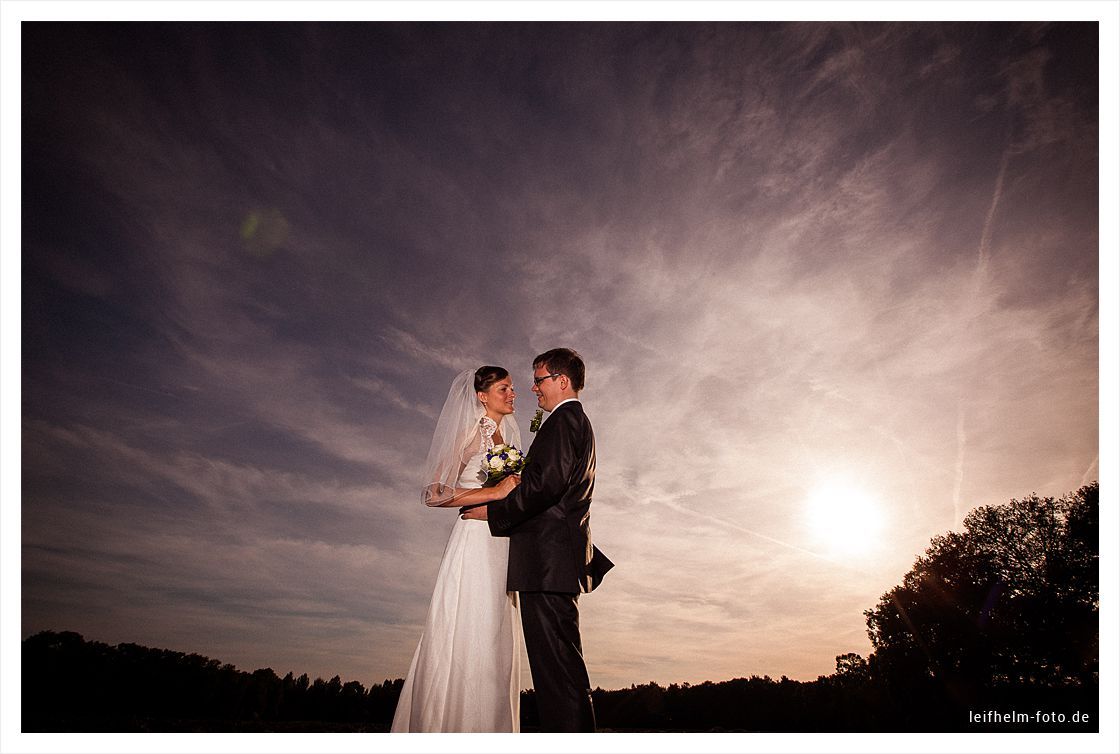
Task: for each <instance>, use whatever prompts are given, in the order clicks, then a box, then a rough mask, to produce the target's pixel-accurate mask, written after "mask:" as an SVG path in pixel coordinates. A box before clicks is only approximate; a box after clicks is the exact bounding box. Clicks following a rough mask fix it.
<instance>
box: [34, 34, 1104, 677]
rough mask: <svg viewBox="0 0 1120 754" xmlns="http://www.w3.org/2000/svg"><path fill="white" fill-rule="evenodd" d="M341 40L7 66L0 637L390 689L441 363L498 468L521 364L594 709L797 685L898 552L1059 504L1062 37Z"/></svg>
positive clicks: (854, 630)
mask: <svg viewBox="0 0 1120 754" xmlns="http://www.w3.org/2000/svg"><path fill="white" fill-rule="evenodd" d="M374 26H378V27H380V28H376V29H371V28H369V26H364V27H362V25H359V24H343V25H337V26H335V25H329V26H319V25H311V24H278V25H272V28H271V29H268V30H265V29H261V28H255V27H252V28H250V27H251V25H250V26H249V27H243V28H241V29H239V30H236V31H235V30H231V29H228V28H227V29H221V30H218V29H209V30H205V33H203V32H202V30H191V29H188V28H187V25H186V24H182V23H179V24H172V25H170V26H169V27H167V28H163V29H160V30H158V34H157V33H156V30H154V29H152V28H150V27H149V28H147V29H145V30H144V31H145V32H150V33H151V35H152V36H150V37H149V36H147V35H139V38H138V37H137V35H134V34H132V33H131V32H133V31H135V28H134V29H130V30H129V33H124V30H123V29H122V28H120V27H119V26H118V25H114V24H110V25H107V26H106V27H104V28H102V29H100V30H98V31H93V30H91V29H90V28H89V27H88V25H86V26H83V27H81V28H79V27H73V28H70V29H65V30H62V29H59V28H58V27H49V26H43V25H39V26H37V27H27V29H25V31H24V41H25V44H24V49H23V55H24V72H23V75H24V77H25V80H26V78H27V77H28V76H31V77H32V79H31V83H32V86H31V87H29V90H28V93H27V94H26V95H25V100H24V118H28V117H30V118H32V123H33V125H35V126H42V127H43V129H44V130H42V131H38V130H35V129H27V130H25V132H24V143H23V148H24V164H25V169H26V166H28V165H34V166H36V168H37V169H36V170H35V171H32V172H33V174H32V175H31V176H30V177H25V182H24V187H23V188H24V197H25V202H26V201H27V197H28V196H31V197H34V198H36V199H40V200H42V199H44V198H45V199H49V200H50V201H49V202H48V201H39V202H33V203H32V204H30V205H26V204H25V208H24V213H25V214H24V223H23V252H22V259H23V270H22V277H23V281H22V283H23V307H24V310H23V311H24V318H23V370H24V371H23V377H22V379H23V424H22V430H21V434H22V443H21V444H22V447H23V461H22V463H23V490H22V493H23V503H22V520H23V524H22V533H21V534H22V537H21V539H22V548H21V549H22V572H23V575H22V585H23V604H22V611H21V613H22V617H21V635H22V636H23V637H24V638H26V637H27V636H29V635H31V634H34V633H38V632H39V631H40V630H56V631H63V630H73V631H75V632H76V633H79V634H81V635H82V636H83V637H84V638H85V639H86V640H93V641H103V642H105V643H107V644H111V645H116V644H120V643H136V644H141V645H144V646H159V647H166V648H168V649H172V650H174V651H187V652H188V653H190V652H194V653H198V654H202V655H204V656H208V657H212V658H215V659H217V658H220V659H221V661H222V662H224V663H229V664H233V665H235V666H236V667H238V668H239V669H255V668H258V667H261V668H263V667H272V668H276V667H277V665H278V664H280V663H282V662H286V663H287V665H288V666H289V669H290V670H292V671H293V672H294V671H295V670H296V667H301V668H303V669H302V670H301V673H307V675H308V676H309V677H310V678H315V677H324V678H330V677H332V676H333V675H340V676H341V673H339V672H338V671H337V670H336V671H335V672H332V673H330V675H326V676H324V675H322V673H323V672H327V670H318V669H316V668H327V666H328V664H329V663H332V662H336V663H337V666H339V667H343V666H364V667H365V668H368V669H367V670H360V671H356V672H355V675H354V676H353V677H352V679H353V680H361V682H362V683H363V685H365V686H366V687H367V688H368V687H369V685H370V684H372V683H374V681H373V680H372V679H371V680H369V681H368V682H367V681H366V680H362V678H363V677H368V675H369V674H371V673H373V674H375V675H376V674H377V672H378V671H375V670H374V668H375V667H384V670H383V671H380V672H383V673H384V675H383V678H382V679H381V680H384V679H395V678H399V677H403V676H404V674H405V671H406V670H407V666H408V661H409V659H410V658H411V655H412V651H413V649H414V648H415V642H416V640H417V639H418V638H419V630H420V627H421V625H422V622H423V619H424V614H425V612H426V609H427V600H428V598H429V597H430V595H431V587H432V585H433V584H434V580H435V569H436V567H437V566H438V563H439V558H440V553H441V552H442V548H443V545H444V543H445V542H446V532H447V530H449V529H450V519H447V520H446V521H444V520H443V519H441V518H440V517H439V513H440V512H438V511H430V510H424V509H422V508H421V506H420V505H419V503H418V502H417V501H416V500H415V498H416V495H415V494H414V491H413V490H412V488H413V486H414V485H413V484H412V481H411V480H410V479H409V478H408V473H407V470H408V469H409V468H410V465H411V464H414V463H415V461H414V460H413V459H415V457H416V456H417V455H418V454H419V455H420V456H421V457H422V455H423V453H424V452H425V451H426V448H427V441H428V439H429V438H430V432H431V428H432V426H433V425H434V416H435V414H437V413H438V410H439V406H440V405H441V403H442V398H443V395H444V394H445V393H446V389H447V385H448V384H449V383H450V379H451V377H452V376H453V375H454V373H455V371H457V370H458V369H459V368H465V367H470V366H474V365H477V364H481V363H499V364H504V365H505V366H506V367H507V368H509V370H510V372H511V374H513V376H514V383H515V386H516V387H519V388H520V389H521V390H520V395H519V400H518V407H519V410H518V413H517V417H518V418H519V420H520V422H521V425H522V431H523V434H524V436H525V437H528V436H529V435H528V433H527V432H525V427H526V426H527V423H528V420H529V418H530V417H531V416H532V413H533V409H532V399H531V396H530V395H529V393H528V389H527V385H526V377H527V374H528V371H529V370H528V368H526V364H527V362H528V360H529V359H530V358H531V357H532V355H533V354H535V353H538V352H540V351H541V350H544V349H545V348H547V347H550V346H553V345H571V346H572V347H575V348H576V349H577V350H579V351H581V353H583V354H584V357H585V358H586V359H587V361H588V388H587V389H586V390H585V391H584V396H582V397H583V400H584V403H585V405H586V406H587V408H588V414H589V416H590V417H591V420H592V422H593V424H594V426H595V430H596V435H597V438H598V450H599V464H600V465H599V479H598V485H597V488H596V494H595V504H594V505H593V506H592V512H593V517H592V518H593V522H594V531H595V541H596V544H598V545H599V546H600V547H601V548H602V549H603V550H604V551H605V552H606V553H607V554H608V555H609V556H610V557H611V558H612V559H613V560H614V561H615V562H616V563H617V564H619V566H620V567H619V568H616V570H615V571H614V572H612V573H611V574H610V575H609V576H608V578H607V579H606V581H605V582H604V584H603V586H602V587H601V588H600V589H599V590H596V592H595V593H594V594H591V595H587V596H586V597H585V599H582V600H581V602H580V605H581V613H582V617H583V625H584V643H585V646H586V650H587V656H588V665H589V670H590V673H591V680H592V684H593V685H595V686H598V687H601V688H603V689H608V690H610V689H615V688H627V687H629V686H630V685H631V684H635V685H638V684H645V683H648V682H650V681H654V682H657V683H658V684H659V685H663V686H667V685H669V684H671V683H693V684H694V683H696V682H703V680H710V681H713V682H719V681H717V680H716V679H717V678H719V679H724V680H730V679H732V678H736V677H750V676H751V675H757V676H759V677H765V676H769V677H771V678H778V677H781V676H783V675H784V676H786V677H789V678H791V679H794V680H799V681H802V682H812V681H815V680H816V678H817V677H818V676H821V675H825V676H827V675H830V674H831V673H832V672H834V670H835V668H834V659H835V656H836V655H841V654H844V653H846V652H857V653H858V654H860V655H861V656H864V657H866V656H868V654H869V653H870V642H869V641H868V640H867V638H866V635H865V625H864V621H863V616H862V610H865V609H869V608H871V607H873V606H874V605H875V603H876V602H877V600H878V598H879V597H880V596H881V594H883V593H884V592H885V591H887V590H888V589H890V588H891V587H892V586H894V585H895V584H897V583H899V582H900V581H901V579H902V576H903V575H904V574H905V573H906V572H907V571H908V570H909V568H910V566H911V565H912V563H913V560H914V558H916V557H918V556H919V555H920V554H921V553H923V552H924V551H925V548H926V547H927V546H928V544H929V540H930V538H931V537H933V536H936V535H938V534H942V533H944V532H946V531H949V530H959V527H960V523H961V520H962V519H963V516H964V515H965V514H966V513H967V512H968V511H969V510H970V509H972V508H975V507H979V506H981V505H991V504H1003V503H1006V502H1008V501H1009V500H1011V499H1013V498H1014V499H1019V498H1022V497H1025V496H1028V495H1030V494H1032V493H1037V494H1040V495H1044V496H1054V497H1060V496H1062V495H1065V494H1068V493H1071V492H1074V491H1076V490H1077V489H1078V488H1079V487H1080V486H1082V484H1084V483H1087V482H1088V481H1090V480H1095V479H1098V478H1099V477H1100V476H1101V473H1100V468H1099V449H1098V430H1099V429H1100V424H1099V421H1100V414H1099V411H1100V404H1099V401H1100V396H1099V395H1098V387H1097V386H1098V379H1099V371H1098V366H1097V364H1098V359H1099V354H1098V351H1097V345H1098V339H1099V336H1100V333H1099V305H1100V302H1099V300H1098V293H1097V291H1098V286H1099V284H1100V280H1101V278H1100V276H1099V260H1098V254H1099V237H1098V231H1097V226H1098V223H1099V221H1100V218H1098V217H1097V204H1096V202H1097V199H1098V197H1097V189H1096V181H1097V179H1098V176H1097V171H1096V160H1097V154H1096V149H1097V148H1098V144H1097V142H1098V138H1099V134H1098V133H1097V131H1096V128H1097V120H1096V119H1097V117H1099V116H1098V113H1097V108H1098V103H1097V102H1096V92H1095V87H1088V86H1087V85H1086V83H1087V79H1086V76H1089V75H1090V74H1091V79H1092V83H1096V75H1097V74H1096V68H1095V59H1096V55H1097V53H1098V51H1097V48H1096V44H1097V43H1096V37H1095V33H1094V34H1089V33H1087V30H1086V29H1084V28H1081V27H1078V25H1076V24H1056V25H1054V24H1052V25H1040V24H1032V23H1019V22H1016V23H1009V24H994V25H982V24H971V23H959V24H933V25H927V24H912V23H906V22H893V23H885V24H878V23H863V24H854V25H843V24H831V25H826V24H808V23H792V24H782V25H771V26H769V27H768V28H766V29H760V28H759V25H757V24H750V23H747V24H732V23H717V24H699V25H692V26H689V28H683V27H684V26H685V25H672V24H670V25H663V26H660V27H659V28H651V27H649V26H643V25H638V26H632V27H631V28H627V29H620V28H619V25H612V24H595V25H593V26H594V27H595V28H594V29H584V28H581V29H572V28H565V27H557V28H555V29H550V30H547V31H545V30H542V29H540V28H536V27H535V26H534V25H533V24H515V25H512V26H510V27H508V28H503V29H502V33H501V34H498V33H496V30H495V29H494V28H492V27H490V26H489V25H481V24H460V25H458V26H456V27H454V28H448V27H441V28H437V29H430V28H429V29H419V28H418V27H416V26H415V25H409V24H404V25H398V26H395V27H392V28H388V27H386V26H385V25H380V24H379V25H374ZM359 27H362V28H359ZM467 27H470V28H469V29H468V28H467ZM514 27H516V28H514ZM63 32H65V34H64V33H63ZM507 32H509V33H507ZM371 40H372V42H371ZM436 42H438V44H437V43H436ZM369 46H372V47H373V48H374V49H373V50H372V52H371V51H370V50H369V49H367V48H368V47H369ZM63 50H64V51H65V52H66V55H63V54H62V53H61V51H63ZM173 51H177V52H182V53H185V55H184V56H183V57H181V58H180V57H177V56H176V54H174V52H173ZM542 51H545V52H542ZM79 52H80V53H81V54H82V55H84V56H85V57H84V58H82V59H81V60H80V61H78V60H75V61H74V62H73V63H71V64H70V65H71V66H72V67H69V68H68V67H66V66H67V63H66V62H65V61H67V60H68V59H70V58H69V57H68V56H72V55H76V54H77V53H79ZM546 52H547V54H546ZM1090 52H1091V53H1092V57H1093V59H1094V65H1089V63H1088V61H1087V60H1086V56H1087V55H1088V54H1089V53H1090ZM223 55H232V56H233V63H229V62H228V61H229V58H228V57H223ZM628 56H629V57H628ZM491 59H502V60H507V61H512V62H511V63H510V66H509V67H508V68H504V69H500V70H493V69H492V68H491V67H490V61H491ZM297 61H298V64H297ZM277 72H278V73H277ZM48 87H49V88H48ZM45 91H50V92H51V94H50V96H42V97H40V94H41V93H42V92H45ZM29 105H30V106H29ZM360 115H365V116H368V117H367V118H366V119H363V118H361V117H359V116H360ZM60 187H67V188H60ZM568 258H570V259H575V260H577V261H578V263H579V264H578V266H577V267H576V268H575V269H574V270H573V269H570V268H569V267H568V266H567V265H566V264H565V260H566V259H568ZM573 278H574V279H575V282H577V283H579V287H578V289H577V290H575V291H574V292H570V295H569V293H568V292H566V291H565V289H564V288H563V287H562V286H563V285H564V283H565V282H571V281H572V279H573ZM476 291H482V295H485V296H489V297H491V298H492V299H494V300H497V301H499V302H501V304H502V309H503V313H502V315H500V316H497V317H495V316H493V315H491V314H490V309H489V307H487V306H485V305H484V304H483V303H482V302H481V301H480V300H479V298H480V297H479V296H476V295H475V292H476ZM693 299H695V300H697V301H700V302H703V304H702V305H693V304H692V303H691V301H692V300H693ZM449 311H451V312H452V314H450V315H449V314H448V312H449ZM557 311H563V312H566V313H567V317H565V319H564V321H563V322H562V323H559V324H558V323H556V322H555V321H553V320H552V319H550V318H549V316H548V315H549V313H552V312H557ZM459 322H477V323H481V325H480V326H479V327H477V328H476V327H461V326H460V324H459ZM490 323H494V324H493V326H491V325H490ZM109 328H113V329H111V330H110V329H109ZM853 356H854V358H853ZM1020 364H1028V365H1029V369H1020V368H1019V365H1020ZM677 393H680V394H683V395H685V396H686V398H687V400H677V401H673V400H666V398H667V397H671V396H673V395H675V394H677ZM650 406H653V407H654V410H653V411H650V410H649V407H650ZM678 437H684V438H686V439H687V446H686V447H687V448H688V449H689V450H690V451H691V452H690V453H689V454H688V455H687V456H684V454H682V452H681V451H680V449H678V448H677V447H676V444H675V443H676V438H678ZM682 456H683V457H682ZM84 469H88V470H89V473H88V474H87V473H83V470H84ZM822 500H823V501H825V502H824V503H823V509H822V507H821V506H822V504H821V501H822ZM402 501H403V502H402ZM830 501H842V506H843V508H844V510H845V512H846V515H842V516H840V517H838V518H836V519H829V518H828V515H827V514H829V513H831V512H832V510H833V509H830V508H829V504H830ZM853 520H855V522H856V523H857V525H856V526H854V527H850V528H843V527H847V526H848V525H849V524H850V523H851V522H852V521H853ZM1102 549H1105V548H1102ZM382 574H389V575H390V576H391V578H387V581H388V583H385V584H378V585H375V586H370V584H371V582H373V581H374V580H375V579H376V578H377V577H378V576H379V575H382ZM66 620H71V621H72V622H74V623H77V624H80V625H75V626H54V627H51V626H47V625H46V624H47V623H48V622H51V621H56V622H57V621H66ZM122 630H125V631H132V632H134V636H133V637H130V638H120V639H115V638H113V637H110V636H105V635H104V634H107V633H109V632H114V631H122ZM638 633H641V634H642V636H643V638H646V637H648V638H647V639H646V640H645V641H635V640H634V636H635V635H636V634H638ZM697 635H703V636H706V637H709V640H708V641H707V642H695V641H693V640H692V639H691V638H689V639H687V640H686V641H685V642H684V643H685V644H688V645H689V646H687V647H686V648H684V649H680V648H678V647H677V645H676V644H675V642H676V641H677V640H678V639H680V638H681V637H695V636H697ZM196 637H197V639H198V644H199V646H192V647H191V648H189V649H187V648H184V649H183V650H180V649H178V648H177V645H179V644H183V643H184V642H187V641H190V640H192V639H193V638H196ZM791 641H795V642H796V643H797V646H799V647H802V648H803V650H804V651H803V652H802V653H791V652H790V651H789V649H788V646H789V645H788V644H787V642H791ZM277 655H279V656H284V657H287V658H288V659H287V660H279V659H273V660H271V661H269V662H267V663H264V664H261V658H264V657H266V656H277ZM394 666H395V667H398V668H399V669H398V670H397V671H393V670H392V669H391V668H392V667H394ZM735 666H742V667H747V666H749V667H752V668H757V671H756V670H752V671H750V672H749V673H748V674H747V675H726V671H727V670H728V669H729V668H731V667H735ZM786 666H788V667H786ZM361 673H365V674H366V676H363V675H361ZM721 673H723V674H724V675H720V674H721ZM279 674H280V675H281V677H282V676H283V674H282V673H279ZM297 675H298V674H297ZM522 679H523V682H522V687H523V688H529V687H531V682H529V674H528V670H527V667H526V668H525V670H524V671H523V676H522ZM697 679H703V680H699V681H698V680H697ZM377 683H380V680H379V681H377Z"/></svg>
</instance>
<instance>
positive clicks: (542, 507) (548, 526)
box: [487, 401, 614, 593]
mask: <svg viewBox="0 0 1120 754" xmlns="http://www.w3.org/2000/svg"><path fill="white" fill-rule="evenodd" d="M528 459H529V461H528V463H527V464H526V466H525V470H524V471H523V472H522V474H521V484H520V485H518V486H517V487H516V488H515V489H514V490H513V492H511V493H510V494H509V495H508V496H506V497H505V498H504V499H502V500H498V501H496V502H493V503H490V504H489V508H488V510H487V520H488V522H489V525H490V533H491V534H493V535H494V536H497V537H504V536H508V537H509V570H508V573H507V576H506V589H507V590H509V591H511V592H567V593H579V592H590V591H591V590H592V589H594V588H595V587H597V586H598V585H599V582H600V581H601V580H602V578H603V575H604V574H605V573H606V572H607V571H608V570H610V569H611V567H612V566H613V565H614V564H613V563H611V562H610V561H609V560H608V559H607V558H606V556H604V555H603V554H602V553H601V552H599V549H598V548H597V547H595V546H594V545H592V544H591V512H590V508H591V493H592V491H593V490H594V489H595V435H594V433H593V432H592V431H591V422H590V421H588V419H587V415H586V414H585V413H584V412H583V404H581V403H580V402H579V401H570V402H568V403H565V404H564V405H562V406H557V407H556V410H555V411H553V412H552V414H551V415H550V416H549V417H548V419H547V420H546V421H545V422H544V423H543V424H542V425H541V428H540V431H538V432H537V437H536V439H535V440H533V445H532V447H531V448H529V453H528Z"/></svg>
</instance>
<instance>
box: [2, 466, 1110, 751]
mask: <svg viewBox="0 0 1120 754" xmlns="http://www.w3.org/2000/svg"><path fill="white" fill-rule="evenodd" d="M1098 500H1099V488H1098V485H1097V484H1096V483H1093V484H1091V485H1088V486H1085V487H1082V488H1081V489H1079V490H1077V491H1076V492H1073V493H1070V494H1069V495H1066V496H1063V497H1060V498H1052V497H1041V498H1040V497H1038V496H1036V495H1031V496H1029V497H1027V498H1024V499H1022V500H1012V501H1011V502H1010V504H1008V505H999V506H985V507H981V508H977V509H975V510H974V511H972V512H971V513H969V515H968V516H967V517H966V518H965V520H964V527H963V531H961V532H950V533H947V534H944V535H940V536H937V537H934V538H933V540H932V541H931V544H930V547H929V549H927V550H926V552H925V553H924V554H923V555H921V556H919V557H918V558H917V560H916V561H915V564H914V566H913V568H912V569H911V570H910V571H909V572H908V573H907V574H906V575H905V576H904V578H903V581H902V583H901V584H900V585H898V586H896V587H894V588H893V589H891V590H890V591H889V592H887V593H886V594H884V595H883V596H882V597H881V598H880V600H879V602H878V603H877V604H876V605H875V606H874V607H872V608H870V609H869V610H867V611H865V613H864V615H865V617H866V619H867V627H868V636H869V638H870V640H871V646H872V651H871V653H870V655H869V656H868V657H867V658H864V657H862V656H861V655H858V654H855V653H848V654H842V655H840V656H838V657H837V658H836V670H835V672H834V673H832V674H831V675H827V676H820V677H818V678H817V679H816V680H815V681H795V680H791V679H789V678H786V677H784V676H783V677H782V678H780V679H778V680H774V679H772V678H770V677H768V676H763V677H759V676H751V677H749V678H746V677H745V678H736V679H732V680H728V681H723V682H718V683H717V682H711V681H708V682H705V683H701V684H688V683H684V684H671V685H669V686H668V687H662V686H660V685H658V684H657V683H653V682H651V683H648V684H645V685H640V686H639V685H634V686H631V687H630V688H629V689H617V690H609V691H608V690H604V689H595V690H594V692H593V697H594V702H595V711H596V716H597V720H598V725H599V727H600V729H604V730H620V731H623V730H661V731H768V732H819V731H850V732H857V731H871V732H880V731H897V732H923V731H930V732H940V731H1096V730H1098V729H1099V720H1098V711H1099V707H1098V689H1099V680H1098V646H1099V636H1098V609H1099V580H1098V574H1099V572H1098V553H1099V522H1098V512H1099V502H1098ZM402 685H403V680H401V679H396V680H388V679H386V680H385V681H384V682H383V683H381V684H380V685H373V686H371V687H370V688H368V689H367V688H365V687H364V686H363V685H362V684H361V683H359V682H357V681H347V682H343V681H342V680H341V678H340V677H339V676H335V677H333V678H331V679H330V680H329V681H324V680H323V679H322V678H316V679H315V680H314V681H311V680H310V679H309V678H308V676H307V675H306V674H304V675H301V676H299V677H295V676H294V674H293V673H291V672H289V673H288V674H287V675H285V676H284V677H283V678H281V677H279V676H278V675H277V674H276V673H275V672H274V671H273V670H272V669H271V668H262V669H260V670H256V671H254V672H252V673H249V672H245V671H241V670H238V669H237V668H235V667H234V666H232V665H229V664H222V663H221V662H219V661H218V660H213V659H210V658H207V657H203V656H201V655H198V654H185V653H183V652H174V651H171V650H167V649H152V648H148V647H142V646H139V645H136V644H118V645H116V646H110V645H107V644H104V643H100V642H90V641H86V640H85V639H84V638H83V637H82V636H80V635H79V634H76V633H73V632H61V633H56V632H50V631H46V632H42V633H39V634H36V635H34V636H31V637H28V638H27V639H25V640H24V642H23V689H22V691H23V694H22V695H23V730H24V731H27V732H33V731H152V732H156V731H218V730H227V731H371V732H376V731H386V730H388V728H389V723H390V721H391V720H392V716H393V711H394V710H395V708H396V702H397V697H398V696H399V694H400V689H401V686H402ZM521 701H522V705H521V709H522V727H523V730H526V731H532V730H533V729H535V727H536V725H537V714H536V700H535V696H534V694H533V692H532V691H531V690H530V691H527V692H523V693H522V700H521Z"/></svg>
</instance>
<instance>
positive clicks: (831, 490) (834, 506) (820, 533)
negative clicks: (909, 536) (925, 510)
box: [805, 481, 886, 555]
mask: <svg viewBox="0 0 1120 754" xmlns="http://www.w3.org/2000/svg"><path fill="white" fill-rule="evenodd" d="M805 519H806V524H807V526H808V529H809V531H810V533H811V534H812V536H813V538H814V539H815V540H816V542H817V544H818V545H819V546H822V547H824V548H826V549H827V550H828V551H829V552H831V553H833V554H837V555H864V554H869V553H871V552H872V551H874V550H876V549H878V546H879V545H880V544H881V542H882V534H883V530H884V528H885V524H886V521H885V518H884V515H883V508H882V505H880V504H879V502H878V501H877V500H876V499H875V498H874V497H873V496H871V495H870V494H869V493H867V492H866V491H865V490H863V489H861V488H859V487H858V486H854V485H851V484H849V483H847V482H842V481H833V482H826V483H823V484H820V485H818V486H817V487H816V488H815V489H814V490H813V491H812V493H811V494H810V495H809V498H808V501H807V503H806V506H805Z"/></svg>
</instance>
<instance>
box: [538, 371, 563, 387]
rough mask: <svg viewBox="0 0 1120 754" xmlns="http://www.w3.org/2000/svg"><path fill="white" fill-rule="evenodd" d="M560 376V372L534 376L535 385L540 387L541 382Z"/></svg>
mask: <svg viewBox="0 0 1120 754" xmlns="http://www.w3.org/2000/svg"><path fill="white" fill-rule="evenodd" d="M559 376H560V372H553V373H552V374H546V375H544V376H543V377H534V378H533V387H540V386H541V383H542V382H544V381H545V380H547V379H548V378H549V377H559Z"/></svg>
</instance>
